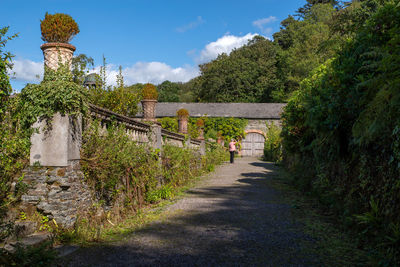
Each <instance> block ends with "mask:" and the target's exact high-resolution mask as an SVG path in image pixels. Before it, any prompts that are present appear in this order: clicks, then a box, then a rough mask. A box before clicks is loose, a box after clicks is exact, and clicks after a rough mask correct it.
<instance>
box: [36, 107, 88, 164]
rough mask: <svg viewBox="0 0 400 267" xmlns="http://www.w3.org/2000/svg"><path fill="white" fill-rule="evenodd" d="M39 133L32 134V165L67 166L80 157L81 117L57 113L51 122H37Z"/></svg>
mask: <svg viewBox="0 0 400 267" xmlns="http://www.w3.org/2000/svg"><path fill="white" fill-rule="evenodd" d="M33 127H34V128H37V129H38V133H34V134H32V136H31V143H32V145H31V151H30V165H31V166H33V165H40V166H53V167H66V166H69V165H70V164H71V162H73V161H77V160H79V159H80V147H81V143H82V119H81V117H77V118H76V117H71V116H68V115H65V116H62V115H61V114H60V113H57V114H55V115H54V116H53V119H52V120H51V122H50V128H49V126H48V125H46V121H41V122H36V123H35V124H34V125H33Z"/></svg>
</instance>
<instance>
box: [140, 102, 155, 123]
mask: <svg viewBox="0 0 400 267" xmlns="http://www.w3.org/2000/svg"><path fill="white" fill-rule="evenodd" d="M156 104H157V100H154V99H143V100H142V107H143V120H147V121H155V119H156Z"/></svg>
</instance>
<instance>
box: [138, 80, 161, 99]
mask: <svg viewBox="0 0 400 267" xmlns="http://www.w3.org/2000/svg"><path fill="white" fill-rule="evenodd" d="M142 94H143V99H146V100H157V98H158V92H157V88H156V87H155V86H154V85H153V84H151V83H147V84H145V85H144V87H143V89H142Z"/></svg>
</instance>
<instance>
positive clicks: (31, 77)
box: [10, 33, 257, 89]
mask: <svg viewBox="0 0 400 267" xmlns="http://www.w3.org/2000/svg"><path fill="white" fill-rule="evenodd" d="M256 35H257V34H252V33H248V34H246V35H244V36H234V35H224V36H222V37H221V38H219V39H217V40H216V41H215V42H211V43H209V44H207V45H206V46H205V47H204V49H203V50H201V51H200V53H196V50H192V51H190V53H189V54H190V55H191V54H197V55H198V56H197V58H195V62H196V63H204V62H207V61H210V60H213V59H215V58H216V57H217V56H218V55H219V54H221V53H227V54H229V53H230V52H231V51H232V50H233V49H235V48H239V47H241V46H243V45H245V44H247V42H248V41H249V40H251V39H252V38H253V37H254V36H256ZM13 62H14V68H13V70H12V71H11V73H10V76H12V77H15V80H16V81H20V82H21V81H22V82H38V81H40V80H41V78H42V77H43V62H34V61H31V60H28V59H15V60H13ZM99 70H100V66H97V67H96V68H95V69H94V70H93V71H91V72H96V73H99ZM117 74H118V66H117V65H115V64H108V65H107V83H108V84H109V85H116V80H117V78H116V76H117ZM122 74H123V76H124V80H125V84H127V85H130V84H134V83H148V82H150V83H154V84H159V83H162V82H163V81H165V80H169V81H172V82H187V81H189V80H190V79H192V78H194V77H196V76H198V75H199V69H198V67H197V66H193V65H184V66H181V67H177V68H174V67H172V66H170V65H168V64H166V63H163V62H157V61H154V62H136V63H134V64H133V65H131V66H128V67H126V68H123V69H122ZM37 75H39V76H40V79H38V78H37ZM17 89H20V88H17Z"/></svg>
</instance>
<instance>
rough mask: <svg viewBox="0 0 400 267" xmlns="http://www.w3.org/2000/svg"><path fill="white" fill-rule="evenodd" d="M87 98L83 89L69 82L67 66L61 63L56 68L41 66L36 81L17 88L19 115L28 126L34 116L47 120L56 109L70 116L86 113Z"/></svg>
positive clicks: (70, 78)
mask: <svg viewBox="0 0 400 267" xmlns="http://www.w3.org/2000/svg"><path fill="white" fill-rule="evenodd" d="M87 98H88V94H87V90H86V89H85V88H83V87H82V86H80V85H77V84H76V83H74V82H73V79H72V74H71V72H70V71H69V68H68V66H66V65H61V66H60V67H59V68H58V69H57V70H56V71H54V70H51V69H49V68H45V74H44V77H43V81H42V82H41V83H40V84H28V85H27V86H25V87H24V88H23V89H22V90H21V94H20V105H21V106H20V107H19V109H20V110H21V111H23V117H22V118H21V119H22V120H23V122H24V126H25V127H27V128H29V127H30V126H31V125H32V124H33V123H34V122H36V121H37V120H38V119H40V120H48V119H50V118H52V116H53V115H54V114H55V113H57V112H60V113H61V114H62V115H65V114H69V115H71V116H76V115H79V114H86V113H87V110H88V103H87Z"/></svg>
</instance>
